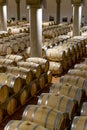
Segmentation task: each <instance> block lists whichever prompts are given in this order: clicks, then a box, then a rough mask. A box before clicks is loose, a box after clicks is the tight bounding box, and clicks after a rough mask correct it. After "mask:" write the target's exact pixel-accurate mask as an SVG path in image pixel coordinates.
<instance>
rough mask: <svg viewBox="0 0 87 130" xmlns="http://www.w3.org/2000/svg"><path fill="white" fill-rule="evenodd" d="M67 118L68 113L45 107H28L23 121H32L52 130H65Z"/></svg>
mask: <svg viewBox="0 0 87 130" xmlns="http://www.w3.org/2000/svg"><path fill="white" fill-rule="evenodd" d="M42 113H43V114H42ZM67 118H68V117H67V114H66V113H62V112H60V111H57V110H55V109H53V108H51V107H47V106H43V105H42V106H39V105H28V106H27V107H26V108H25V110H24V112H23V115H22V120H30V121H32V122H35V123H39V124H40V125H42V126H44V127H45V128H48V129H50V130H56V129H58V130H63V129H65V128H66V120H67Z"/></svg>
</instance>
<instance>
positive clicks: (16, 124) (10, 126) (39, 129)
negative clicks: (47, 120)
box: [4, 120, 48, 130]
mask: <svg viewBox="0 0 87 130" xmlns="http://www.w3.org/2000/svg"><path fill="white" fill-rule="evenodd" d="M16 129H17V130H48V129H47V128H44V127H43V126H41V125H39V124H36V123H33V122H30V121H22V120H11V121H9V122H8V123H7V125H6V126H5V128H4V130H16Z"/></svg>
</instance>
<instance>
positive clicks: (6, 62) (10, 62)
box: [0, 58, 16, 67]
mask: <svg viewBox="0 0 87 130" xmlns="http://www.w3.org/2000/svg"><path fill="white" fill-rule="evenodd" d="M0 64H1V65H3V66H4V67H7V66H8V65H11V66H14V65H16V63H15V62H14V61H13V60H9V59H6V58H5V59H2V58H0Z"/></svg>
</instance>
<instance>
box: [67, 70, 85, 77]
mask: <svg viewBox="0 0 87 130" xmlns="http://www.w3.org/2000/svg"><path fill="white" fill-rule="evenodd" d="M68 74H69V75H73V76H74V75H75V76H79V77H83V78H85V79H87V72H86V71H85V70H79V69H70V70H69V71H68Z"/></svg>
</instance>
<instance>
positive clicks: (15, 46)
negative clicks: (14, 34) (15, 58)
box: [9, 40, 19, 54]
mask: <svg viewBox="0 0 87 130" xmlns="http://www.w3.org/2000/svg"><path fill="white" fill-rule="evenodd" d="M9 45H10V46H11V47H12V52H13V53H14V54H17V52H18V49H19V47H18V43H17V41H16V40H10V42H9Z"/></svg>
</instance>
